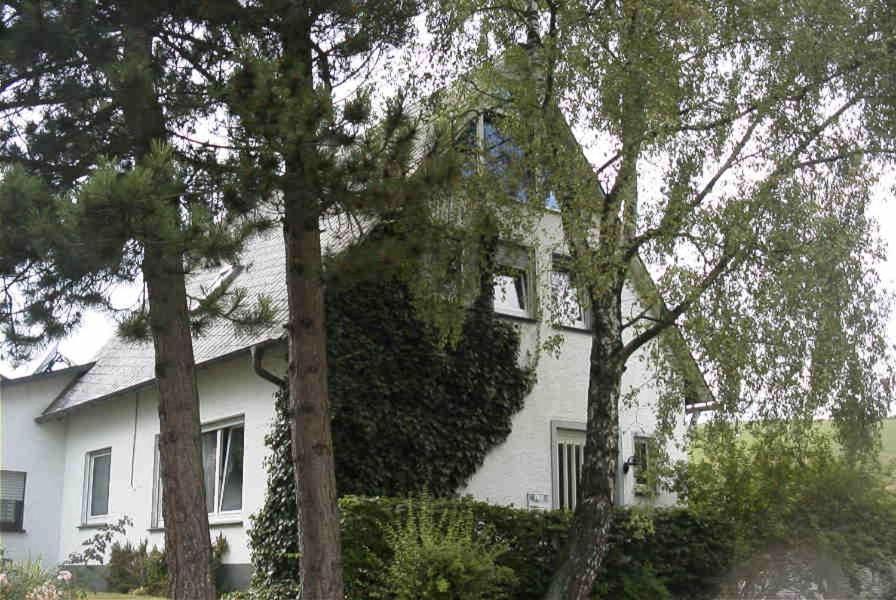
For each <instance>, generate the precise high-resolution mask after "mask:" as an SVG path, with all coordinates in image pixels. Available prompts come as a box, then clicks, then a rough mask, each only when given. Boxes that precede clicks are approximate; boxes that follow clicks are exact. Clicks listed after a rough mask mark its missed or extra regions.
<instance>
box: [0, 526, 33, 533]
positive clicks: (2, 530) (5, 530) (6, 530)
mask: <svg viewBox="0 0 896 600" xmlns="http://www.w3.org/2000/svg"><path fill="white" fill-rule="evenodd" d="M0 533H28V532H27V531H25V530H24V529H21V528H18V527H0Z"/></svg>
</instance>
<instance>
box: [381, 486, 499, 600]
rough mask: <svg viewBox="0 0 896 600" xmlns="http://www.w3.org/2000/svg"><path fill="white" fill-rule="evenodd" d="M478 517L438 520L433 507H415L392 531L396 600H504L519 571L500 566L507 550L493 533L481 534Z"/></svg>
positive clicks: (447, 514)
mask: <svg viewBox="0 0 896 600" xmlns="http://www.w3.org/2000/svg"><path fill="white" fill-rule="evenodd" d="M476 529H477V527H476V523H475V521H474V519H473V513H472V512H471V511H470V510H469V509H468V508H466V507H456V508H453V509H449V510H444V511H442V513H441V515H435V514H434V510H433V505H432V501H431V500H430V499H429V498H428V497H423V498H422V499H421V500H420V501H418V502H409V503H408V510H407V515H406V517H405V521H404V524H402V525H400V526H393V527H391V528H388V529H387V535H386V539H387V541H388V544H389V548H390V550H391V551H392V562H391V564H390V565H389V569H388V571H387V574H386V589H388V590H389V592H390V593H391V596H392V597H394V598H395V599H396V600H499V599H501V598H506V597H507V590H508V589H509V588H510V587H511V585H512V584H513V583H514V581H515V578H514V576H513V570H512V569H510V568H509V567H506V566H501V565H498V564H497V563H496V560H497V558H498V557H499V556H501V555H502V554H504V553H505V552H506V551H507V546H506V545H505V544H502V543H500V542H497V541H496V540H495V539H494V534H493V532H492V531H491V529H490V528H482V527H480V528H479V531H476Z"/></svg>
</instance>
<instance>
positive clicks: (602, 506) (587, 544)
mask: <svg viewBox="0 0 896 600" xmlns="http://www.w3.org/2000/svg"><path fill="white" fill-rule="evenodd" d="M592 307H593V308H592V313H593V321H594V334H593V339H592V345H591V363H590V364H591V366H590V372H589V379H588V426H587V430H586V433H585V456H584V458H583V465H582V481H581V483H580V484H579V490H580V492H581V499H580V500H579V502H578V504H577V505H576V511H575V514H574V515H573V521H572V524H571V527H570V535H569V541H568V542H567V546H566V549H565V552H564V554H563V556H564V560H563V563H562V564H561V566H560V568H559V569H558V570H557V572H556V573H555V574H554V578H553V579H552V581H551V585H550V587H549V589H548V593H547V594H546V596H545V600H589V599H590V598H591V592H592V590H593V588H594V583H595V581H597V577H598V575H599V574H600V570H601V566H602V564H603V560H604V558H605V557H606V554H607V550H608V539H609V532H610V525H611V523H612V518H613V501H614V498H615V491H616V465H617V462H618V456H619V395H620V389H621V382H622V373H623V371H624V368H625V365H624V363H623V361H621V360H620V359H619V358H618V357H619V354H620V351H621V349H622V313H621V294H620V293H619V292H618V290H617V291H609V292H608V293H605V294H601V296H600V297H596V298H592Z"/></svg>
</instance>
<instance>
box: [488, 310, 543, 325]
mask: <svg viewBox="0 0 896 600" xmlns="http://www.w3.org/2000/svg"><path fill="white" fill-rule="evenodd" d="M495 316H496V317H501V318H502V319H508V320H510V321H519V322H521V323H538V319H536V318H534V317H530V316H528V315H515V314H512V313H506V312H501V311H499V310H496V311H495Z"/></svg>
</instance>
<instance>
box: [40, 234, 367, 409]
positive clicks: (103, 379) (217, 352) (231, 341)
mask: <svg viewBox="0 0 896 600" xmlns="http://www.w3.org/2000/svg"><path fill="white" fill-rule="evenodd" d="M321 229H322V231H321V245H322V246H323V248H324V252H325V253H327V254H332V253H335V252H339V251H340V250H342V249H344V248H346V247H347V246H349V245H350V244H351V242H352V241H353V240H356V239H357V238H358V234H357V231H358V229H357V228H356V227H355V226H354V225H350V224H348V223H347V222H345V221H344V220H337V219H328V220H326V221H323V220H322V222H321ZM238 264H239V265H241V266H242V267H243V268H242V270H241V271H240V272H238V274H237V275H236V277H235V278H234V279H233V281H232V283H231V284H230V289H236V288H244V289H246V290H247V291H248V293H249V297H250V298H257V297H258V296H259V295H265V296H268V297H269V298H270V299H271V300H272V304H273V307H274V309H275V310H276V313H277V317H276V319H275V321H274V324H273V325H271V326H268V327H263V328H255V329H252V330H247V329H245V328H240V327H236V326H235V325H234V324H233V322H231V321H227V320H224V319H219V320H216V321H214V322H213V323H211V324H210V325H209V326H207V327H206V328H205V330H204V331H203V332H202V334H201V335H199V336H194V337H193V355H194V358H195V361H196V365H197V366H200V365H202V364H204V363H209V362H212V361H215V360H217V359H221V358H224V357H226V356H230V355H232V354H235V353H238V352H241V351H245V350H247V349H249V348H251V347H252V346H254V345H255V344H259V343H264V342H270V341H273V340H277V339H280V338H281V337H283V323H284V322H285V319H286V314H287V296H286V271H285V269H286V260H285V250H284V246H283V233H282V231H281V230H280V229H279V228H275V229H273V230H271V231H269V232H267V233H264V234H261V235H259V236H257V237H256V238H253V239H252V240H250V241H249V242H248V243H247V245H246V249H245V250H244V252H243V254H242V256H241V258H240V260H239V261H238ZM221 271H222V269H221V268H218V269H211V270H207V271H202V272H200V273H197V274H196V275H195V276H193V277H191V278H190V280H189V281H188V294H190V295H193V296H202V295H204V293H207V292H208V291H210V290H209V288H210V287H212V286H213V285H214V283H215V281H216V280H217V279H218V278H219V277H220V275H221ZM154 366H155V357H154V351H153V346H152V342H149V341H147V342H140V343H134V342H128V341H125V340H123V339H122V338H120V337H118V336H117V335H116V336H113V338H112V339H111V340H110V341H109V342H108V343H107V344H106V345H105V346H103V348H102V349H101V350H100V352H99V354H98V355H97V357H96V360H95V362H94V364H93V366H92V368H90V369H89V370H87V371H86V372H85V373H84V374H83V375H82V376H81V377H80V378H78V379H76V380H75V381H74V382H73V383H72V385H70V386H69V387H68V388H66V389H65V390H63V391H62V393H60V394H59V396H58V397H57V398H56V399H55V400H54V401H53V402H52V403H51V404H50V406H48V407H47V408H46V409H45V410H44V412H43V414H42V415H41V417H40V418H39V420H46V419H48V418H52V417H57V416H61V415H62V414H64V413H67V412H69V411H71V410H72V409H74V408H76V407H79V406H83V405H84V404H87V403H93V402H96V401H99V400H103V399H106V398H109V397H110V396H113V395H115V394H120V393H122V392H125V391H128V390H132V389H135V388H138V387H142V386H144V385H147V384H149V383H151V382H152V380H153V379H154V370H155V369H154Z"/></svg>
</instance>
